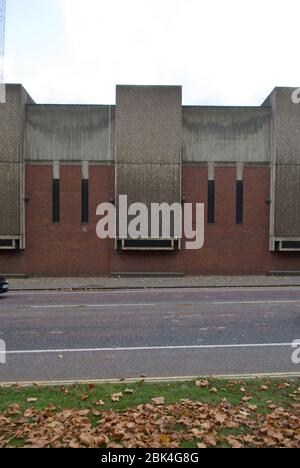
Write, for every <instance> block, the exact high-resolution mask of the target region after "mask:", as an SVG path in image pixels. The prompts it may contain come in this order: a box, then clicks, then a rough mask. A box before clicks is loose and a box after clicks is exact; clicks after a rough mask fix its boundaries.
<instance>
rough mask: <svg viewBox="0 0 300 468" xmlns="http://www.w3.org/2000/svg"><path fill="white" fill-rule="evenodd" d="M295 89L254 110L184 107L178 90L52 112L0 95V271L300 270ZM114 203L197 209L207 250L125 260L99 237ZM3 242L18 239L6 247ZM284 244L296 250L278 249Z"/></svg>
mask: <svg viewBox="0 0 300 468" xmlns="http://www.w3.org/2000/svg"><path fill="white" fill-rule="evenodd" d="M293 91H294V89H290V88H277V89H275V90H274V92H273V93H272V94H271V96H270V97H269V98H268V100H267V101H266V102H265V103H264V105H263V106H261V107H251V108H249V107H242V108H237V107H207V106H204V107H202V106H188V107H185V106H182V105H181V88H180V87H160V86H159V87H152V86H150V87H135V86H133V87H128V86H125V87H123V86H121V87H118V88H117V103H116V106H114V105H112V106H76V105H74V106H73V105H72V106H60V105H37V104H34V103H33V101H32V100H31V98H30V97H29V96H28V95H27V93H26V92H25V90H23V88H22V87H21V86H18V85H9V86H7V87H6V93H5V94H6V96H5V100H6V102H5V103H0V143H1V145H0V189H1V190H0V193H1V199H0V202H1V203H0V247H1V248H0V274H21V275H22V274H24V275H109V274H111V273H113V272H160V271H161V272H168V271H169V272H174V273H176V272H178V273H186V274H235V273H236V274H243V273H245V274H253V273H268V272H271V271H275V270H281V271H300V252H299V251H298V240H300V214H299V213H300V189H299V187H300V169H299V168H300V138H299V135H300V130H299V129H300V104H299V105H298V106H297V105H296V104H294V103H293V102H292V100H291V95H292V92H293ZM2 94H3V93H2ZM83 181H84V182H85V183H84V184H83ZM54 182H55V183H56V184H55V187H56V190H59V194H58V199H57V200H56V201H55V200H54V198H55V196H56V195H57V193H56V192H55V193H56V195H55V193H54ZM209 182H210V184H209ZM212 184H213V185H212ZM241 184H242V185H241ZM83 186H84V187H85V188H87V190H88V200H87V204H86V206H87V208H88V213H87V215H88V216H87V219H88V222H86V221H84V222H83V219H82V209H83V191H82V190H83ZM237 186H238V187H239V188H241V187H242V207H240V209H242V214H243V219H242V223H238V222H237V204H238V196H237ZM212 187H213V191H214V192H213V199H210V196H211V194H212V192H211V189H212ZM119 194H122V195H124V194H127V195H128V197H129V203H132V202H144V203H145V204H147V205H149V204H150V203H152V202H158V203H163V202H167V203H173V202H175V201H177V202H181V201H185V202H187V203H194V204H195V203H204V205H205V221H206V222H205V244H204V247H203V248H202V249H200V250H192V251H188V250H185V249H184V248H182V249H181V250H178V249H174V250H173V251H151V250H149V251H123V250H121V249H120V248H116V247H118V246H117V244H116V242H115V241H114V240H99V239H98V238H97V236H96V224H97V222H98V220H99V218H98V217H97V216H96V208H97V206H98V205H99V204H100V203H102V202H106V203H107V202H115V201H116V197H117V196H118V195H119ZM212 200H213V204H214V206H213V210H214V220H213V222H209V220H208V204H209V202H210V203H212ZM55 203H56V205H57V206H58V208H59V213H58V214H59V220H58V221H56V222H54V219H53V209H54V205H55ZM210 209H211V207H210ZM25 238H26V243H25ZM5 239H17V240H18V241H19V242H18V243H17V244H14V245H13V248H10V249H9V248H6V246H5ZM1 240H2V242H4V244H3V243H2V245H1ZM183 241H184V239H183ZM287 241H292V242H295V244H288V247H289V249H286V250H290V251H282V249H281V247H284V242H287ZM282 242H283V244H281V243H282ZM182 244H184V242H182ZM290 247H292V248H290ZM283 250H284V249H283Z"/></svg>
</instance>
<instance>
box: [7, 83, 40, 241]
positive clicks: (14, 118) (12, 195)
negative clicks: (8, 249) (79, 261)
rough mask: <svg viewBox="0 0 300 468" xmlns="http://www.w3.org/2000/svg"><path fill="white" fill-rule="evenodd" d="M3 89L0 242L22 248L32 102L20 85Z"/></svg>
mask: <svg viewBox="0 0 300 468" xmlns="http://www.w3.org/2000/svg"><path fill="white" fill-rule="evenodd" d="M3 90H4V91H3V92H2V97H3V99H1V103H0V242H1V241H2V242H4V241H5V240H7V241H8V242H16V244H15V245H16V246H18V247H19V248H23V247H24V246H25V211H24V202H25V200H24V135H25V106H26V104H27V103H30V102H33V101H32V99H31V98H30V96H29V95H28V94H27V93H26V91H25V90H24V88H23V87H22V86H20V85H7V86H5V88H3ZM0 246H1V243H0Z"/></svg>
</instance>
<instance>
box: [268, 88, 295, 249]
mask: <svg viewBox="0 0 300 468" xmlns="http://www.w3.org/2000/svg"><path fill="white" fill-rule="evenodd" d="M294 91H295V89H291V88H276V89H275V90H274V91H273V93H272V94H271V96H270V98H269V104H270V105H271V109H272V145H271V150H272V158H271V162H272V166H271V171H272V179H271V181H272V183H271V200H272V206H271V226H270V229H271V247H272V249H274V250H275V248H276V241H279V240H286V241H288V240H299V241H300V103H296V102H293V94H294Z"/></svg>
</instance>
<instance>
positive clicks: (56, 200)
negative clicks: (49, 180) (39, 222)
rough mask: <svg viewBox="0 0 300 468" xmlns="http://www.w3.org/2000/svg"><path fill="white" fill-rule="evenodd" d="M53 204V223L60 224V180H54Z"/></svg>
mask: <svg viewBox="0 0 300 468" xmlns="http://www.w3.org/2000/svg"><path fill="white" fill-rule="evenodd" d="M52 190H53V206H52V216H53V223H55V224H58V223H59V222H60V180H59V179H54V180H53V189H52Z"/></svg>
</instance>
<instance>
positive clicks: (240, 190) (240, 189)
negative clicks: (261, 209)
mask: <svg viewBox="0 0 300 468" xmlns="http://www.w3.org/2000/svg"><path fill="white" fill-rule="evenodd" d="M243 222H244V182H243V181H242V180H238V181H237V185H236V223H237V224H243Z"/></svg>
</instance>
